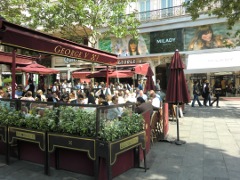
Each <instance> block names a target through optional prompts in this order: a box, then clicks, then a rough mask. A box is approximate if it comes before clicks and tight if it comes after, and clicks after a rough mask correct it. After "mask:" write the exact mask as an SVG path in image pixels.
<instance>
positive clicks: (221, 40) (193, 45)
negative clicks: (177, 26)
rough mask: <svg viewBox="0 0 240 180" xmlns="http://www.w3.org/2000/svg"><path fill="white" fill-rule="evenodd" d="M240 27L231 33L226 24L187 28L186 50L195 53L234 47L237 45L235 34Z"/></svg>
mask: <svg viewBox="0 0 240 180" xmlns="http://www.w3.org/2000/svg"><path fill="white" fill-rule="evenodd" d="M239 27H240V23H237V24H236V25H235V26H234V27H233V29H232V30H231V31H230V30H228V27H227V24H226V23H219V24H211V25H203V26H198V27H192V28H185V29H184V50H185V51H193V50H201V49H213V48H223V47H226V46H227V45H234V44H236V43H237V39H236V38H235V37H234V33H235V32H236V31H237V30H238V29H239ZM228 33H230V34H228Z"/></svg>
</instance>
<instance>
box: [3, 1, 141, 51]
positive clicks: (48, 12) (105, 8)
mask: <svg viewBox="0 0 240 180" xmlns="http://www.w3.org/2000/svg"><path fill="white" fill-rule="evenodd" d="M3 1H4V2H3V3H2V4H0V10H1V15H2V16H3V17H4V18H5V19H6V20H8V21H9V22H13V23H16V24H20V25H24V26H27V27H30V28H33V29H39V28H41V31H44V32H49V33H51V34H55V35H56V34H57V35H59V36H61V37H63V38H66V39H69V40H72V41H75V42H82V39H83V38H86V39H88V40H89V42H90V43H91V44H92V47H95V45H96V43H97V40H98V38H104V37H107V36H114V37H117V38H122V37H124V36H127V35H131V36H132V37H134V38H137V37H138V31H137V27H138V26H139V25H140V22H139V21H138V20H137V18H136V16H135V14H134V13H132V14H128V15H125V10H126V8H127V6H128V5H129V4H130V3H131V2H133V1H134V0H3Z"/></svg>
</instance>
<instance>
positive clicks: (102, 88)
mask: <svg viewBox="0 0 240 180" xmlns="http://www.w3.org/2000/svg"><path fill="white" fill-rule="evenodd" d="M159 88H160V87H159V85H158V87H157V89H158V90H159ZM4 89H5V92H4V90H3V88H0V98H6V95H8V96H9V98H10V95H11V86H10V84H9V85H8V88H4ZM6 89H7V90H6ZM15 98H18V99H21V100H25V101H26V100H27V101H41V102H56V103H57V102H58V103H70V104H98V105H116V104H124V103H128V102H130V103H136V105H137V108H136V112H137V113H142V112H144V111H145V110H147V109H149V108H151V109H152V110H153V109H154V108H158V109H159V108H160V107H161V104H162V99H161V97H160V95H159V93H156V91H154V90H151V91H148V92H144V84H142V83H141V81H139V82H138V85H137V87H136V88H134V87H133V85H130V84H128V83H115V84H113V83H110V84H109V86H107V85H106V84H105V83H104V82H100V83H99V82H95V83H94V84H93V83H91V82H90V83H85V82H84V83H80V82H78V83H76V84H75V85H72V84H71V83H69V82H67V81H63V82H62V83H61V84H60V83H58V82H54V83H53V85H52V86H51V88H49V89H47V91H46V92H45V91H44V90H43V89H40V88H36V87H34V83H33V81H31V80H29V81H28V85H27V86H26V87H23V86H22V85H17V86H16V90H15ZM145 103H147V104H148V105H147V106H146V105H144V104H145ZM149 104H150V105H151V106H149ZM143 107H145V108H143ZM111 111H112V112H111ZM122 113H123V111H122V109H121V108H115V109H112V110H110V111H109V113H108V119H114V118H116V116H117V117H119V116H121V114H122Z"/></svg>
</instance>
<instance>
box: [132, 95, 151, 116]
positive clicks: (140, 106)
mask: <svg viewBox="0 0 240 180" xmlns="http://www.w3.org/2000/svg"><path fill="white" fill-rule="evenodd" d="M136 105H137V107H136V108H135V112H136V113H138V114H141V113H143V112H145V111H148V110H150V114H152V113H153V105H152V103H151V102H150V101H147V102H145V100H144V99H143V98H142V97H138V98H137V103H136Z"/></svg>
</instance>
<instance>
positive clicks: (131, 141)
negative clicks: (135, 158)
mask: <svg viewBox="0 0 240 180" xmlns="http://www.w3.org/2000/svg"><path fill="white" fill-rule="evenodd" d="M137 143H138V137H135V138H132V139H129V140H127V141H125V142H122V143H120V150H122V149H125V148H127V147H129V146H132V145H134V144H137Z"/></svg>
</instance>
